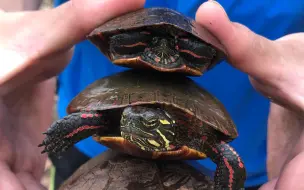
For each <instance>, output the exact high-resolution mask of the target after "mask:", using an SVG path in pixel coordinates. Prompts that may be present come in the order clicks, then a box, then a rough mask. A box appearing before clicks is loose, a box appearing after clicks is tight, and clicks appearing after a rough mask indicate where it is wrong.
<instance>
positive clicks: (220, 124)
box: [67, 70, 238, 138]
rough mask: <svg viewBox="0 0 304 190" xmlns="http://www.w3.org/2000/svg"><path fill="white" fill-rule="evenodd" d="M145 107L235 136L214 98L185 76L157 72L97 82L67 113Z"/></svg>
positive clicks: (128, 73) (125, 74) (127, 74)
mask: <svg viewBox="0 0 304 190" xmlns="http://www.w3.org/2000/svg"><path fill="white" fill-rule="evenodd" d="M168 77H170V80H169V78H168ZM145 104H154V105H159V106H161V105H167V106H171V107H173V108H176V109H179V110H183V111H186V112H187V113H188V114H191V115H194V116H195V117H196V118H198V119H199V120H201V121H203V122H205V123H207V124H208V125H210V126H212V127H213V128H214V129H217V130H218V131H221V132H222V133H224V134H226V135H228V136H230V137H232V138H235V137H237V135H238V134H237V130H236V127H235V125H234V123H233V121H232V120H231V118H230V115H229V114H228V113H227V111H226V109H225V108H224V106H223V105H222V103H221V102H219V101H218V100H217V99H216V98H215V97H214V96H212V95H211V94H210V93H208V92H207V91H206V90H204V89H203V88H201V87H200V86H198V85H197V84H196V83H195V82H194V81H193V80H191V79H190V78H188V77H186V76H182V75H178V74H171V75H167V74H166V73H162V72H157V71H145V72H144V71H140V70H128V71H125V72H121V73H117V74H115V75H112V76H109V77H105V78H102V79H100V80H97V81H95V82H94V83H92V84H91V85H89V86H88V87H87V88H86V89H85V90H83V91H82V92H80V93H79V94H78V95H77V96H76V97H75V98H74V99H73V100H72V102H71V103H70V105H69V106H68V108H67V111H68V113H71V112H78V111H80V110H109V109H115V108H123V107H126V106H129V105H145Z"/></svg>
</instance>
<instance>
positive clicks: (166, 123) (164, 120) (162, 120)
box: [159, 119, 170, 125]
mask: <svg viewBox="0 0 304 190" xmlns="http://www.w3.org/2000/svg"><path fill="white" fill-rule="evenodd" d="M159 121H160V122H161V124H163V125H170V122H169V121H168V120H166V119H160V120H159Z"/></svg>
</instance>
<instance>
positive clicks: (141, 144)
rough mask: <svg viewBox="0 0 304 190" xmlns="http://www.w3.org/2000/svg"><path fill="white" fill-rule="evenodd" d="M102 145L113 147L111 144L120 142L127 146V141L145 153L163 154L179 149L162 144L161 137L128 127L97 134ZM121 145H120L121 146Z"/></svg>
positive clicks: (95, 136) (97, 138)
mask: <svg viewBox="0 0 304 190" xmlns="http://www.w3.org/2000/svg"><path fill="white" fill-rule="evenodd" d="M93 138H95V139H96V140H97V141H98V142H100V143H101V144H105V145H107V146H110V147H111V144H117V143H118V142H120V143H121V145H120V146H123V145H122V144H125V143H126V141H127V142H128V143H130V144H133V145H135V146H136V147H137V148H140V149H141V150H142V151H145V152H163V151H173V150H177V149H178V147H176V146H174V145H172V144H170V143H169V142H168V143H162V142H161V141H160V137H158V136H155V135H153V134H149V133H146V132H144V131H143V132H142V131H141V130H140V129H137V128H135V127H134V128H132V131H131V129H129V128H127V127H121V129H120V131H111V132H108V133H107V135H101V134H96V135H94V137H93ZM120 143H119V144H120Z"/></svg>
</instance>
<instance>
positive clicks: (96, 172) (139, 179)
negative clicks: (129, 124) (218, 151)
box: [59, 149, 214, 190]
mask: <svg viewBox="0 0 304 190" xmlns="http://www.w3.org/2000/svg"><path fill="white" fill-rule="evenodd" d="M83 189H90V190H143V189H145V190H213V189H214V183H213V181H212V179H211V177H209V176H208V175H206V174H205V173H204V171H203V172H201V171H198V170H196V169H195V168H194V167H193V166H191V165H188V164H187V163H185V162H183V161H181V160H175V161H168V160H149V159H142V158H138V157H134V156H131V155H128V154H123V153H120V152H117V151H114V150H111V149H110V150H107V151H106V152H103V153H101V154H100V155H98V156H96V157H94V158H92V159H90V160H89V161H88V162H86V163H84V164H83V165H82V166H81V167H80V168H79V169H78V170H76V171H75V172H74V173H73V174H72V175H71V177H69V178H68V179H67V180H66V181H65V182H64V183H63V184H62V185H61V186H60V188H59V190H83Z"/></svg>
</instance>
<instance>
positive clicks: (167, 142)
mask: <svg viewBox="0 0 304 190" xmlns="http://www.w3.org/2000/svg"><path fill="white" fill-rule="evenodd" d="M156 132H157V133H158V134H159V135H160V136H161V137H162V138H163V139H164V141H165V148H166V149H168V148H169V144H170V141H169V140H168V139H167V138H166V137H165V136H164V135H163V134H162V133H161V132H160V131H159V130H158V129H157V130H156Z"/></svg>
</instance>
